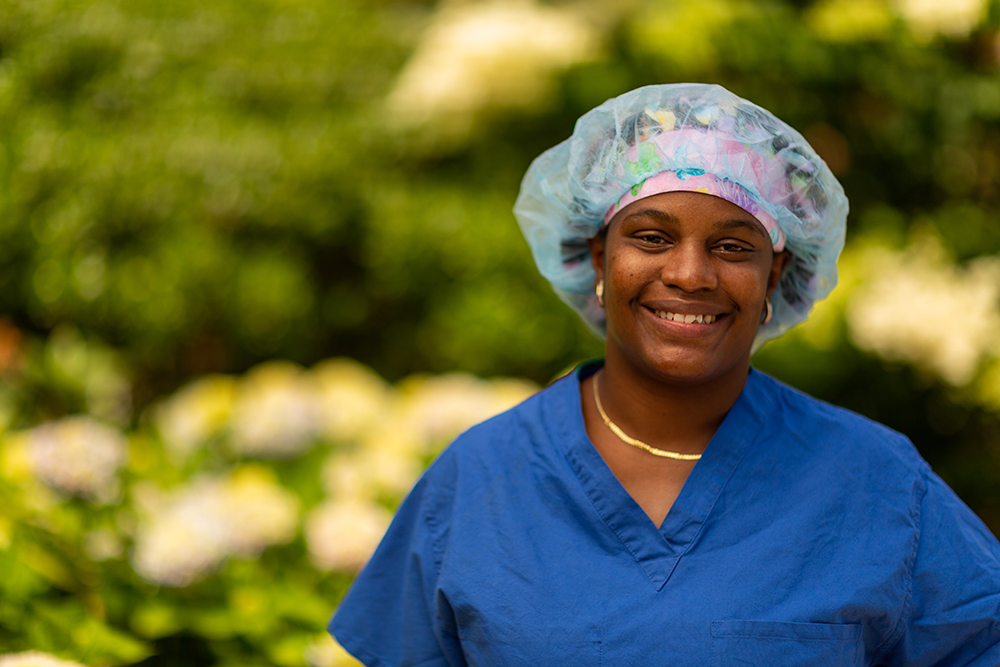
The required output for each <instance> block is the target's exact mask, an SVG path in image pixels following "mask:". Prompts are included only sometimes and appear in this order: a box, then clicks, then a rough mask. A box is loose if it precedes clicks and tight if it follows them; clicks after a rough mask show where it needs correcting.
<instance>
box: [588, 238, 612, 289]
mask: <svg viewBox="0 0 1000 667" xmlns="http://www.w3.org/2000/svg"><path fill="white" fill-rule="evenodd" d="M606 229H607V228H605V230H606ZM605 230H602V231H600V232H598V233H597V234H595V235H594V236H592V237H591V238H589V239H587V247H588V248H590V263H591V265H593V267H594V273H595V274H597V277H596V278H595V279H594V285H595V286H596V285H597V283H598V282H599V281H601V280H603V279H604V256H605V248H606V247H607V244H608V235H607V234H606V233H605Z"/></svg>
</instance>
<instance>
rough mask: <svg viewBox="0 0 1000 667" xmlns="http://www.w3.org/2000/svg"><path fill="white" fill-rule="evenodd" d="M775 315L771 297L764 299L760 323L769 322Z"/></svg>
mask: <svg viewBox="0 0 1000 667" xmlns="http://www.w3.org/2000/svg"><path fill="white" fill-rule="evenodd" d="M772 315H774V306H772V305H771V297H767V298H766V299H764V312H763V313H761V314H760V323H761V324H767V323H768V322H770V321H771V316H772Z"/></svg>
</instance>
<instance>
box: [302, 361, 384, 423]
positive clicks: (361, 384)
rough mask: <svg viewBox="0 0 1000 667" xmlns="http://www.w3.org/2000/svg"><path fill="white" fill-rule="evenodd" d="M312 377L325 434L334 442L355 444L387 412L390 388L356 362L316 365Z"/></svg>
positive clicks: (330, 362)
mask: <svg viewBox="0 0 1000 667" xmlns="http://www.w3.org/2000/svg"><path fill="white" fill-rule="evenodd" d="M312 374H313V378H314V379H315V381H316V384H317V385H318V387H319V397H320V401H321V404H322V409H323V423H324V430H325V433H326V435H327V437H328V438H330V439H331V440H333V441H335V442H346V441H351V440H354V439H355V438H357V437H358V436H359V435H360V434H361V433H362V432H363V431H364V430H365V429H367V428H368V427H369V426H371V425H372V424H374V423H376V422H377V421H378V420H379V419H380V418H382V417H384V416H385V414H386V413H387V412H388V411H389V406H390V401H391V398H392V395H391V390H390V387H389V385H387V384H386V382H385V380H383V379H382V378H381V377H379V376H378V375H377V374H376V373H375V372H374V371H372V370H371V369H370V368H367V367H366V366H363V365H362V364H359V363H358V362H356V361H353V360H351V359H330V360H327V361H324V362H322V363H319V364H317V365H316V366H315V367H314V368H313V370H312Z"/></svg>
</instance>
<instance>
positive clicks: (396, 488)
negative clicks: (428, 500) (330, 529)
mask: <svg viewBox="0 0 1000 667" xmlns="http://www.w3.org/2000/svg"><path fill="white" fill-rule="evenodd" d="M387 442H388V441H387V440H386V439H381V440H380V439H378V433H377V432H376V433H375V434H373V438H372V440H371V443H372V444H371V445H367V446H364V447H362V448H360V449H359V450H357V451H355V452H351V453H350V454H340V453H336V454H332V455H330V456H329V457H328V458H327V460H326V461H325V462H324V463H323V471H322V479H323V486H324V488H325V489H326V492H327V493H328V494H329V495H330V496H332V497H334V498H337V499H338V500H348V499H353V500H374V499H375V498H378V497H379V496H381V495H385V494H388V495H391V496H396V497H400V498H401V497H402V496H403V495H405V494H406V493H407V492H408V491H409V490H410V488H411V487H412V486H413V483H414V482H416V481H417V477H419V476H420V472H421V471H422V470H423V462H422V457H421V456H419V454H418V453H417V452H415V451H414V450H412V449H411V450H396V451H393V450H392V449H390V448H388V447H381V446H378V445H380V444H385V443H387Z"/></svg>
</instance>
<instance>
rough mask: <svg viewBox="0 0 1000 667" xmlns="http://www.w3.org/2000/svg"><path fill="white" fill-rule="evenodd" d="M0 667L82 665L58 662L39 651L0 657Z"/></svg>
mask: <svg viewBox="0 0 1000 667" xmlns="http://www.w3.org/2000/svg"><path fill="white" fill-rule="evenodd" d="M0 667H83V665H82V664H80V663H79V662H70V661H69V660H60V659H59V658H57V657H55V656H54V655H49V654H48V653H42V652H41V651H25V652H24V653H7V654H4V655H0Z"/></svg>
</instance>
